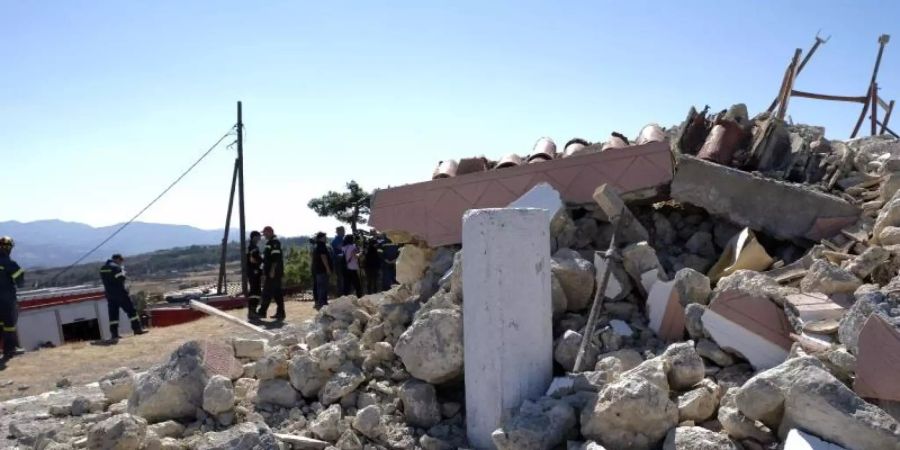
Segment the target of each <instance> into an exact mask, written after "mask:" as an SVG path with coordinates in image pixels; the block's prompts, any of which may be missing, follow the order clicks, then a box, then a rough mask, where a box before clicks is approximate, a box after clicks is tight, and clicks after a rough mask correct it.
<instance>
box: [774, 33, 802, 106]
mask: <svg viewBox="0 0 900 450" xmlns="http://www.w3.org/2000/svg"><path fill="white" fill-rule="evenodd" d="M802 52H803V51H802V50H800V49H799V48H798V49H795V50H794V58H793V59H792V60H791V65H790V66H788V75H787V77H786V78H785V84H784V86H782V96H781V104H780V105H779V106H778V114H777V115H776V116H775V117H777V118H779V119H782V120H783V119H784V116H785V114H787V107H788V103H789V100H790V99H791V91H793V90H794V80H795V79H796V78H797V67H799V66H798V64H800V54H801V53H802Z"/></svg>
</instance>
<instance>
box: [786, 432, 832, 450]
mask: <svg viewBox="0 0 900 450" xmlns="http://www.w3.org/2000/svg"><path fill="white" fill-rule="evenodd" d="M784 450H846V449H845V448H844V447H841V446H840V445H837V444H832V443H831V442H825V441H823V440H821V439H819V438H817V437H815V436H813V435H811V434H809V433H804V432H802V431H800V430H798V429H793V430H791V431H788V435H787V439H785V440H784Z"/></svg>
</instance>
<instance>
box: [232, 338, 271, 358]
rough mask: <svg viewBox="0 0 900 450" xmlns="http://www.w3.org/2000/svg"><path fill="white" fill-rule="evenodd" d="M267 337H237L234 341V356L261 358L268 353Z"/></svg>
mask: <svg viewBox="0 0 900 450" xmlns="http://www.w3.org/2000/svg"><path fill="white" fill-rule="evenodd" d="M266 342H267V341H266V340H265V339H242V338H235V339H234V341H232V343H231V344H232V345H233V346H234V356H235V357H236V358H247V359H254V360H255V359H259V358H262V357H263V356H264V355H265V354H266Z"/></svg>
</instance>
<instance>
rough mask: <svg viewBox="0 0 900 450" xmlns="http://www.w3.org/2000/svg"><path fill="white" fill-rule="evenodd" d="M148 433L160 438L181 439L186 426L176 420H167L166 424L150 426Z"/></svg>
mask: <svg viewBox="0 0 900 450" xmlns="http://www.w3.org/2000/svg"><path fill="white" fill-rule="evenodd" d="M147 431H149V432H151V433H153V434H155V435H156V436H157V437H159V438H168V437H171V438H174V437H181V435H182V433H184V425H182V424H180V423H178V422H176V421H174V420H167V421H165V422H160V423H155V424H153V425H150V426H149V427H147Z"/></svg>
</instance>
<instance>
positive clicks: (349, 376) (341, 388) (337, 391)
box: [319, 363, 366, 405]
mask: <svg viewBox="0 0 900 450" xmlns="http://www.w3.org/2000/svg"><path fill="white" fill-rule="evenodd" d="M364 381H366V377H365V375H363V373H362V371H360V370H359V368H357V367H356V366H355V365H353V364H352V363H347V364H344V365H343V366H341V370H340V371H338V372H337V373H336V374H334V376H332V377H331V379H330V380H328V382H327V383H325V386H324V387H323V388H322V390H321V392H319V399H320V400H321V401H322V404H323V405H330V404H332V403H334V402H336V401H338V400H340V399H341V397H343V396H345V395H347V394H349V393H351V392H353V391H355V390H356V388H357V387H359V385H360V384H362V383H363V382H364Z"/></svg>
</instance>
